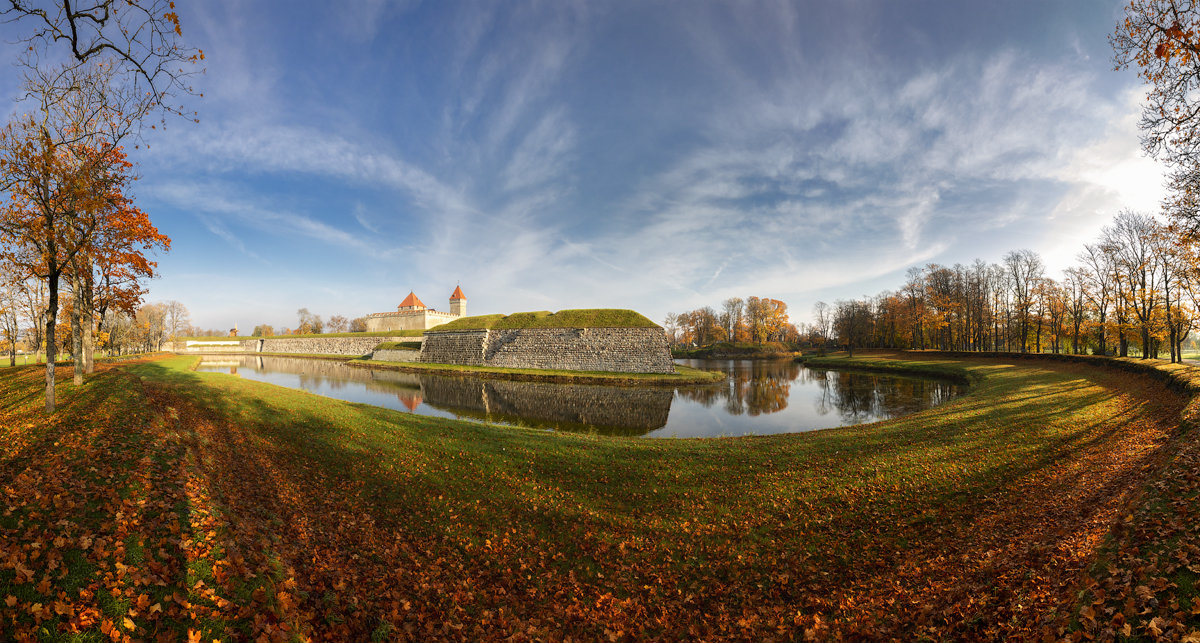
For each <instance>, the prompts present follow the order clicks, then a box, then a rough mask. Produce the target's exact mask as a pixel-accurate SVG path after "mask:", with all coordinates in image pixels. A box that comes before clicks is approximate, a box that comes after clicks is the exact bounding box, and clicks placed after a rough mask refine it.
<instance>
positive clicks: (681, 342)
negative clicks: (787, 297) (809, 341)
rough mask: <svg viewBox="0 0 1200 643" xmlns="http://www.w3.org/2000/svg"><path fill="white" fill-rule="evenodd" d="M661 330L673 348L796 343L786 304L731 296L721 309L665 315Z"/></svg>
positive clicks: (796, 336) (769, 299) (793, 327)
mask: <svg viewBox="0 0 1200 643" xmlns="http://www.w3.org/2000/svg"><path fill="white" fill-rule="evenodd" d="M663 327H664V329H665V330H666V332H667V341H668V342H670V344H671V345H672V346H707V345H709V344H715V343H717V342H735V343H755V344H765V343H767V342H785V343H795V342H798V341H799V340H800V333H799V332H798V331H797V329H796V326H795V325H793V324H792V323H791V322H790V321H788V307H787V304H785V303H784V302H782V301H780V300H778V299H771V298H768V297H747V298H746V299H745V300H743V299H742V298H741V297H730V298H729V299H726V300H725V301H724V302H722V303H721V306H720V309H719V311H718V310H714V309H713V308H712V307H711V306H705V307H703V308H697V309H696V310H691V311H687V312H682V313H678V314H676V313H667V317H666V320H665V321H664V323H663Z"/></svg>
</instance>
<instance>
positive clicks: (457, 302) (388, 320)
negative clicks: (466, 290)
mask: <svg viewBox="0 0 1200 643" xmlns="http://www.w3.org/2000/svg"><path fill="white" fill-rule="evenodd" d="M466 314H467V296H466V295H464V294H463V291H462V287H460V286H455V288H454V292H452V293H450V312H448V313H447V312H442V311H440V310H434V309H432V308H429V307H428V306H426V305H425V304H424V303H422V302H421V300H420V299H419V298H418V297H417V295H416V293H414V292H412V291H409V293H408V296H407V297H405V298H404V301H402V302H400V305H399V306H397V307H396V311H395V312H386V313H371V314H369V315H367V317H366V319H367V331H368V332H372V333H377V332H380V331H387V330H426V329H429V328H433V327H435V326H440V325H442V324H445V323H447V322H451V321H454V320H456V319H458V318H460V317H463V316H465V315H466Z"/></svg>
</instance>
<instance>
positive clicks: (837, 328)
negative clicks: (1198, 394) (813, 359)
mask: <svg viewBox="0 0 1200 643" xmlns="http://www.w3.org/2000/svg"><path fill="white" fill-rule="evenodd" d="M1077 259H1078V262H1079V263H1078V264H1077V265H1075V266H1072V267H1070V268H1067V269H1066V270H1065V271H1064V272H1063V273H1062V274H1061V275H1060V276H1059V277H1058V278H1057V279H1055V278H1052V277H1050V276H1048V275H1047V274H1046V268H1045V264H1044V262H1043V261H1042V259H1041V257H1040V256H1039V255H1038V254H1037V253H1035V252H1032V251H1030V250H1014V251H1012V252H1009V253H1008V254H1006V255H1005V256H1004V258H1003V260H1002V261H1001V262H999V263H990V264H989V263H987V262H984V261H983V260H978V259H977V260H976V261H975V262H974V263H972V264H970V265H962V264H956V265H954V266H941V265H938V264H929V265H927V266H924V267H913V268H911V269H909V271H908V275H907V279H906V281H905V282H904V284H903V285H902V286H901V287H900V288H899V289H897V290H895V291H885V292H882V293H880V294H878V295H876V296H874V297H864V298H860V299H847V300H839V301H837V302H836V303H835V304H833V305H829V304H826V303H824V302H817V304H816V305H815V306H814V309H813V317H814V322H813V324H812V325H811V326H810V327H809V329H808V331H809V332H808V335H809V336H810V337H811V338H813V339H814V340H815V341H818V342H820V343H830V342H836V343H838V344H841V345H843V346H846V347H847V348H849V349H850V350H851V351H853V349H854V348H855V347H878V348H906V349H928V348H935V349H939V350H961V351H1016V352H1022V353H1026V352H1031V351H1032V352H1039V353H1040V352H1050V353H1068V352H1069V353H1075V354H1081V353H1087V352H1091V353H1097V354H1107V355H1120V356H1129V355H1131V354H1137V355H1140V356H1142V357H1144V358H1150V357H1159V356H1160V355H1165V356H1168V357H1169V359H1170V360H1171V361H1172V362H1178V361H1181V360H1182V355H1183V344H1184V341H1185V340H1186V339H1187V338H1188V336H1189V334H1190V333H1191V331H1192V330H1193V329H1194V328H1195V322H1196V311H1197V310H1198V309H1200V306H1198V302H1200V271H1198V269H1197V256H1196V247H1195V245H1194V244H1191V243H1183V242H1180V239H1179V236H1178V235H1177V233H1176V232H1175V230H1174V229H1173V228H1172V227H1171V226H1169V225H1168V224H1166V223H1164V222H1161V221H1159V220H1158V219H1156V218H1155V217H1153V216H1150V215H1146V214H1140V213H1136V212H1131V211H1123V212H1121V213H1119V214H1118V215H1116V217H1115V218H1114V219H1113V221H1112V223H1111V225H1109V226H1107V227H1105V228H1104V229H1103V231H1102V233H1101V235H1100V238H1098V239H1096V240H1095V241H1094V242H1092V243H1087V244H1084V246H1083V249H1082V251H1081V252H1080V253H1079V254H1078V257H1077Z"/></svg>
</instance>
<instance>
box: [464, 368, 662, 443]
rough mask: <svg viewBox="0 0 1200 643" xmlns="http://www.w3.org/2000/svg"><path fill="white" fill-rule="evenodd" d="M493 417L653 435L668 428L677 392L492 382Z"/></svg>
mask: <svg viewBox="0 0 1200 643" xmlns="http://www.w3.org/2000/svg"><path fill="white" fill-rule="evenodd" d="M486 387H487V405H488V409H489V411H490V412H492V413H496V414H499V415H510V416H518V417H525V418H538V419H547V420H551V421H555V422H562V423H567V424H580V425H585V426H601V427H621V428H627V429H644V430H646V431H650V430H652V429H657V428H659V427H661V426H665V425H666V424H667V414H668V413H669V412H670V410H671V399H672V397H673V396H674V391H672V390H670V389H667V390H663V389H660V388H650V387H646V388H633V387H616V386H588V385H569V386H566V385H562V384H546V383H538V382H509V381H505V380H489V381H488V382H487V385H486Z"/></svg>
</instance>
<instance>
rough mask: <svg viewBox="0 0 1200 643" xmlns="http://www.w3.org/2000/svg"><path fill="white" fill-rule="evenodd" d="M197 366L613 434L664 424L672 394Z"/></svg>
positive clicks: (252, 365)
mask: <svg viewBox="0 0 1200 643" xmlns="http://www.w3.org/2000/svg"><path fill="white" fill-rule="evenodd" d="M239 369H240V370H239ZM196 370H199V371H216V372H225V373H229V374H233V375H240V376H242V377H245V378H247V379H254V380H258V381H263V382H270V383H272V384H278V385H280V386H287V387H291V388H300V389H304V390H306V391H311V392H313V393H317V394H319V395H325V396H327V397H333V398H337V399H341V400H347V401H350V402H361V403H364V404H374V405H376V406H383V407H386V408H390V409H395V410H398V411H401V410H402V411H408V412H412V413H419V414H422V415H434V416H440V417H458V418H464V419H475V420H481V421H485V422H492V423H498V424H512V425H518V426H530V427H537V428H550V429H557V430H569V431H596V432H600V433H605V434H610V435H642V434H645V433H646V432H647V431H650V430H652V429H657V428H659V427H661V426H664V425H665V424H666V423H667V414H668V413H669V412H670V409H671V396H672V391H671V390H670V389H663V388H630V387H619V386H592V385H575V386H567V385H563V384H548V383H541V382H513V381H508V380H481V379H476V378H467V377H447V376H440V375H425V374H417V373H400V372H396V371H383V370H373V369H365V368H358V367H354V366H348V365H346V364H344V363H342V362H338V361H331V360H315V359H306V358H293V357H263V356H258V355H244V356H242V355H238V356H221V357H202V358H201V359H200V366H199V367H197V369H196Z"/></svg>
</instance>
